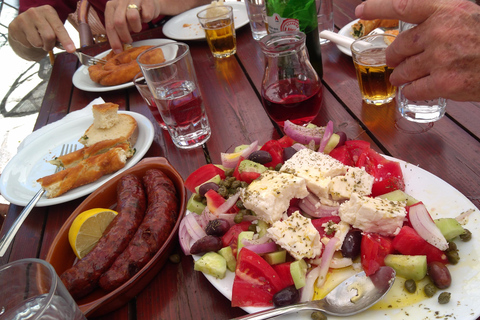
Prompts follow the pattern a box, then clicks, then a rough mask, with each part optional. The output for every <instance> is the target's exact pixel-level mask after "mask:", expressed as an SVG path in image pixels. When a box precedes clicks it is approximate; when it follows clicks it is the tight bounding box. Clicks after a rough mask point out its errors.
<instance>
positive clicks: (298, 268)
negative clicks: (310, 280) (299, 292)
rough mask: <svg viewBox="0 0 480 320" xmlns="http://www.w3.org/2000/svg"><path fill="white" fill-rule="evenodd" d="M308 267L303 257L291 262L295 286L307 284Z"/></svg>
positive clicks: (299, 286)
mask: <svg viewBox="0 0 480 320" xmlns="http://www.w3.org/2000/svg"><path fill="white" fill-rule="evenodd" d="M307 268H308V266H307V263H306V262H305V261H304V260H303V259H301V260H297V261H294V262H292V263H291V264H290V274H291V275H292V278H293V282H294V284H295V288H297V289H300V288H303V287H304V286H305V280H306V276H307Z"/></svg>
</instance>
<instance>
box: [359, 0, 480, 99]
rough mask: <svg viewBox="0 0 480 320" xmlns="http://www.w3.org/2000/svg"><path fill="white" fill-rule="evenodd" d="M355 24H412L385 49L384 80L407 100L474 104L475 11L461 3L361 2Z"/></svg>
mask: <svg viewBox="0 0 480 320" xmlns="http://www.w3.org/2000/svg"><path fill="white" fill-rule="evenodd" d="M355 14H356V16H357V17H358V18H361V19H377V18H384V19H399V20H401V21H405V22H409V23H414V24H418V25H417V26H416V27H414V28H412V29H410V30H407V31H404V32H402V33H401V34H400V35H399V36H398V37H397V39H396V40H395V41H394V42H393V43H392V45H390V46H389V48H388V49H387V64H388V65H389V66H391V67H394V68H395V70H394V71H393V73H392V75H391V77H390V81H391V83H392V84H393V85H396V86H400V85H403V84H406V83H409V84H408V85H406V86H405V88H404V90H403V93H404V94H405V96H406V97H407V98H409V99H412V100H426V99H434V98H438V97H444V98H447V99H452V100H458V101H480V46H479V44H480V32H479V30H480V6H478V5H476V4H475V3H474V2H470V1H467V0H367V1H365V2H363V3H362V4H360V5H359V6H358V7H357V8H356V10H355Z"/></svg>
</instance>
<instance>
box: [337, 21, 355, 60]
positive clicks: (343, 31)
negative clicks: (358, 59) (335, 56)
mask: <svg viewBox="0 0 480 320" xmlns="http://www.w3.org/2000/svg"><path fill="white" fill-rule="evenodd" d="M358 20H360V19H357V20H353V21H352V22H350V23H349V24H347V25H346V26H344V27H343V28H342V29H340V31H338V34H341V35H342V36H345V37H349V38H352V39H353V40H355V38H354V37H353V36H352V26H353V25H354V24H355V23H357V22H358ZM337 48H338V50H340V51H342V52H343V53H345V54H346V55H347V56H350V57H351V56H352V52H351V51H350V48H345V47H342V46H340V45H338V44H337Z"/></svg>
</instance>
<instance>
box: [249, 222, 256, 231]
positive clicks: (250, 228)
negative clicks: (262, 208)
mask: <svg viewBox="0 0 480 320" xmlns="http://www.w3.org/2000/svg"><path fill="white" fill-rule="evenodd" d="M248 231H253V232H256V231H257V225H256V224H253V223H252V224H251V225H249V226H248Z"/></svg>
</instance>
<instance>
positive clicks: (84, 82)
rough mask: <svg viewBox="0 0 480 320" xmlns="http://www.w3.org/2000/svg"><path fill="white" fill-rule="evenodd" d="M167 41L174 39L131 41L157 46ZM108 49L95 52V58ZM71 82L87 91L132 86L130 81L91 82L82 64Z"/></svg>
mask: <svg viewBox="0 0 480 320" xmlns="http://www.w3.org/2000/svg"><path fill="white" fill-rule="evenodd" d="M167 42H174V41H173V40H170V39H148V40H141V41H137V42H134V43H132V46H134V47H140V46H158V45H161V44H164V43H167ZM110 51H112V50H111V49H110V50H107V51H104V52H102V53H100V54H97V55H96V56H95V58H103V57H105V56H106V55H107V54H108V53H109V52H110ZM72 82H73V85H74V86H75V87H76V88H78V89H80V90H84V91H89V92H108V91H114V90H119V89H124V88H129V87H133V82H132V81H128V82H127V83H123V84H119V85H116V86H102V85H101V84H98V83H96V82H93V81H92V79H90V75H89V74H88V67H86V66H83V65H82V66H81V67H80V68H78V69H77V71H75V73H74V74H73V78H72Z"/></svg>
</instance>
